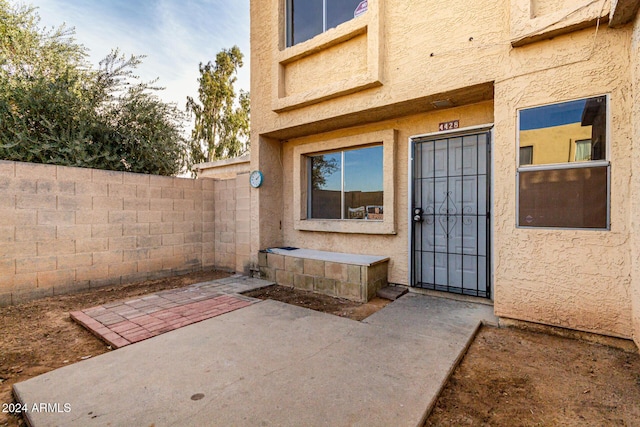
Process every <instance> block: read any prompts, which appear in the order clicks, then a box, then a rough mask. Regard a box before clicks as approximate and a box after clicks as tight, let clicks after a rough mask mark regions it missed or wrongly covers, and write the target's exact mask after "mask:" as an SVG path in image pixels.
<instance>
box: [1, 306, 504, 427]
mask: <svg viewBox="0 0 640 427" xmlns="http://www.w3.org/2000/svg"><path fill="white" fill-rule="evenodd" d="M469 313H472V314H469ZM493 319H494V318H493V315H492V307H490V306H480V307H478V306H476V305H474V304H469V303H464V302H458V301H451V300H446V299H440V298H434V297H428V296H422V295H416V294H408V295H405V296H404V297H401V298H399V299H398V300H396V301H394V302H393V303H391V304H389V305H387V306H386V307H385V308H384V309H382V310H380V311H379V312H378V313H376V314H375V315H373V316H371V317H370V318H369V319H368V320H367V321H366V322H356V321H352V320H349V319H345V318H340V317H336V316H332V315H329V314H324V313H319V312H314V311H311V310H307V309H304V308H300V307H296V306H292V305H287V304H283V303H280V302H275V301H263V302H259V303H256V304H253V305H250V306H248V307H245V308H242V309H240V310H236V311H233V312H230V313H227V314H224V315H221V316H218V317H215V318H212V319H208V320H205V321H202V322H200V323H196V324H193V325H189V326H186V327H184V328H181V329H178V330H175V331H171V332H168V333H166V334H163V335H160V336H157V337H154V338H151V339H148V340H146V341H142V342H140V343H137V344H135V345H130V346H127V347H124V348H122V349H119V350H117V351H114V352H111V353H107V354H104V355H101V356H99V357H96V358H94V359H89V360H86V361H83V362H80V363H77V364H74V365H71V366H67V367H64V368H61V369H58V370H55V371H52V372H49V373H47V374H44V375H41V376H39V377H35V378H32V379H30V380H28V381H25V382H22V383H19V384H15V385H14V393H15V394H16V397H17V398H18V400H19V401H20V402H22V403H23V404H26V405H27V407H29V406H30V405H32V404H34V403H52V404H54V403H58V404H59V407H60V408H69V410H68V412H65V411H64V410H60V411H58V412H46V411H45V412H28V413H27V414H26V415H27V418H28V421H29V423H30V424H31V425H32V426H35V427H39V426H49V425H65V426H98V425H99V426H102V425H112V426H119V425H147V426H148V425H155V426H201V425H213V426H217V425H220V426H228V425H235V426H245V425H246V426H255V425H264V426H270V425H280V426H299V425H305V426H324V425H326V426H347V425H349V426H416V425H420V424H421V423H422V422H423V419H424V416H425V413H426V411H427V409H428V408H429V406H430V405H431V404H432V402H433V401H434V399H435V398H436V396H437V394H438V392H439V390H440V388H441V386H442V385H443V384H444V382H445V381H446V379H447V377H448V375H449V372H450V371H451V370H452V369H453V367H454V365H455V363H456V362H457V360H458V358H460V357H461V355H462V354H463V353H464V351H465V349H466V347H467V345H468V343H469V342H470V340H471V339H472V337H473V336H474V334H475V332H476V330H477V328H478V326H479V324H480V322H481V321H493ZM65 404H68V406H66V407H65V406H64V405H65Z"/></svg>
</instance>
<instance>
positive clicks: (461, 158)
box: [411, 132, 490, 297]
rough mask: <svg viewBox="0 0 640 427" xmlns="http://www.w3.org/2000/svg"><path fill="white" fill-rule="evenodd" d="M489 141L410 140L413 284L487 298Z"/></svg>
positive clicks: (483, 135) (478, 138)
mask: <svg viewBox="0 0 640 427" xmlns="http://www.w3.org/2000/svg"><path fill="white" fill-rule="evenodd" d="M489 142H490V134H489V133H488V132H483V133H479V134H473V135H463V136H455V137H453V136H452V137H446V138H440V139H414V140H413V200H412V207H413V209H412V212H411V213H412V218H413V235H412V246H413V248H412V251H411V255H412V266H413V268H412V276H413V277H412V284H413V286H415V287H419V288H426V289H433V290H438V291H445V292H453V293H458V294H464V295H472V296H480V297H490V286H489V284H490V283H489V282H490V281H489V256H488V254H489V253H490V251H489V200H488V194H489V191H488V185H489V164H490V162H489Z"/></svg>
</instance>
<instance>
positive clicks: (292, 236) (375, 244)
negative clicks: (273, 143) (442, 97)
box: [282, 102, 493, 285]
mask: <svg viewBox="0 0 640 427" xmlns="http://www.w3.org/2000/svg"><path fill="white" fill-rule="evenodd" d="M455 119H457V120H460V124H461V126H462V127H468V126H476V125H481V124H487V123H492V122H493V103H491V102H484V103H481V104H475V105H469V106H466V107H460V108H454V109H449V110H444V111H440V112H436V113H431V114H420V115H413V116H409V117H404V118H402V119H398V120H387V121H384V122H379V123H376V124H372V125H368V126H361V127H356V128H350V129H343V130H340V131H336V132H331V133H326V134H319V135H314V136H310V137H304V138H298V139H293V140H290V141H288V142H286V143H284V144H283V155H282V157H283V170H284V171H285V172H284V186H283V199H284V200H283V223H282V229H283V235H284V244H285V245H287V246H297V247H303V248H309V249H319V250H335V251H339V252H348V253H356V254H367V255H381V256H388V257H390V258H391V260H390V262H389V281H390V282H392V283H400V284H404V285H407V284H408V274H409V270H408V269H409V266H408V263H409V253H408V235H409V228H408V209H409V207H408V203H409V196H408V173H407V164H408V161H409V159H408V143H409V142H408V141H409V138H410V137H411V136H415V135H418V134H424V133H431V132H437V130H438V124H439V123H440V122H444V121H448V120H455ZM389 129H395V130H396V131H397V137H396V140H397V147H396V150H395V153H396V158H395V159H394V161H395V165H396V174H395V179H394V182H395V201H396V202H395V207H394V208H393V207H391V206H385V207H384V209H385V215H387V212H390V211H391V210H392V209H393V210H394V211H395V220H396V234H393V235H388V234H346V233H335V232H315V231H301V230H300V231H298V230H295V226H294V219H295V217H296V213H298V215H299V212H300V206H298V203H299V202H297V200H299V198H296V197H295V192H294V187H295V185H294V174H293V170H294V164H293V162H295V161H300V159H299V158H298V159H296V157H295V156H294V149H295V147H297V146H300V145H303V144H314V143H320V144H319V145H317V147H318V149H319V150H322V149H323V142H325V141H331V140H335V139H337V138H356V137H357V136H358V135H361V134H369V133H374V132H380V131H384V130H389ZM325 149H326V148H325ZM384 169H385V174H388V173H389V170H390V169H391V168H390V165H389V164H386V165H385V166H384ZM340 222H347V223H348V222H349V221H348V220H345V221H340ZM347 225H348V224H347ZM364 225H365V228H366V225H367V224H364ZM338 227H339V226H338V225H336V226H335V227H334V228H335V229H338Z"/></svg>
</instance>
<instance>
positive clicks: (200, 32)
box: [10, 0, 249, 109]
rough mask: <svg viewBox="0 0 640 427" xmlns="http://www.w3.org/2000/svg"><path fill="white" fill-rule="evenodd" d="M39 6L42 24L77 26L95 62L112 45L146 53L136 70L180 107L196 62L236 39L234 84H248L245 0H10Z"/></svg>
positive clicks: (190, 89) (194, 85)
mask: <svg viewBox="0 0 640 427" xmlns="http://www.w3.org/2000/svg"><path fill="white" fill-rule="evenodd" d="M10 1H11V3H13V4H22V3H25V4H31V5H33V6H35V7H37V8H38V10H37V12H38V14H39V15H40V18H41V22H40V25H41V26H46V27H51V26H55V27H58V26H60V25H61V24H62V23H66V25H67V26H68V27H75V31H76V39H77V41H78V42H79V43H81V44H83V45H84V46H85V47H87V48H88V49H89V60H90V61H91V62H92V63H93V64H95V65H96V66H97V64H98V62H99V61H100V60H101V59H103V58H104V57H105V56H106V55H107V54H108V53H109V52H110V51H111V49H113V48H119V49H120V51H121V52H122V53H124V54H126V55H127V56H129V55H132V54H134V55H146V56H147V57H146V58H144V59H143V63H142V64H141V65H140V66H139V67H138V69H137V74H138V75H139V76H140V77H141V78H142V80H144V81H151V80H153V79H156V78H158V79H159V80H158V83H157V85H159V86H161V87H165V88H166V89H165V90H164V91H162V92H158V93H157V94H158V95H159V96H160V97H161V98H162V99H163V100H165V101H167V102H175V103H177V104H178V106H179V107H180V108H181V109H183V108H184V106H185V103H186V97H187V96H192V97H194V98H197V95H198V76H199V71H198V64H199V63H200V62H202V63H207V62H209V61H212V62H213V61H215V56H216V54H217V53H218V52H219V51H220V50H222V49H223V48H224V49H229V48H231V47H232V46H233V45H238V47H240V50H241V51H242V53H243V54H244V55H245V57H244V66H243V67H242V68H241V69H240V71H239V73H238V81H237V83H236V89H244V90H246V91H248V90H249V0H31V1H29V0H25V1H22V0H10Z"/></svg>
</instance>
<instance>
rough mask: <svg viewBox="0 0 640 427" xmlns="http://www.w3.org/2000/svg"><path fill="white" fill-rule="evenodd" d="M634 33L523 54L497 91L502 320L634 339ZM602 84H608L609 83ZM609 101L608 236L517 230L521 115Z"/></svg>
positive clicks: (497, 254) (497, 271) (497, 276)
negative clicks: (580, 101) (566, 103)
mask: <svg viewBox="0 0 640 427" xmlns="http://www.w3.org/2000/svg"><path fill="white" fill-rule="evenodd" d="M629 30H630V29H629V28H627V29H624V30H616V31H602V32H600V33H599V35H598V39H597V40H596V42H595V44H594V41H593V32H592V31H582V32H579V33H572V34H571V35H567V36H562V37H558V38H556V39H554V40H553V41H552V42H546V43H539V44H536V45H531V46H527V47H522V48H518V49H517V50H515V51H514V52H513V53H512V55H511V56H512V58H513V59H514V60H517V61H518V63H519V64H520V68H519V69H518V73H517V74H515V75H513V76H512V77H505V78H504V79H503V80H502V81H498V82H496V91H495V106H496V107H495V108H496V111H495V117H496V123H495V150H494V154H495V167H494V170H495V171H496V173H495V175H494V194H495V200H494V203H493V206H494V208H493V210H494V215H493V217H494V230H495V231H494V242H495V250H494V265H495V268H494V283H495V289H496V291H495V297H494V298H495V299H494V302H495V312H496V314H497V315H498V316H503V317H511V318H516V319H520V320H529V321H534V322H540V323H546V324H551V325H557V326H563V327H567V328H572V329H578V330H584V331H593V332H599V333H605V334H609V335H614V336H620V337H626V338H629V337H631V335H632V329H631V301H630V298H629V296H630V291H631V258H630V249H631V247H630V238H631V226H630V223H629V218H630V215H631V212H630V208H631V206H630V200H631V199H630V196H631V192H630V186H631V159H630V156H629V147H630V146H631V136H632V135H631V128H630V126H629V117H630V114H631V99H630V97H629V96H628V94H629V93H630V91H631V81H630V79H629V76H630V64H629V61H628V58H629V56H628V52H629V48H630V45H629V40H630V31H629ZM603 76H606V78H603ZM606 93H609V94H610V115H611V126H610V129H609V131H610V140H609V153H610V154H609V157H608V158H609V159H610V161H611V193H610V198H611V201H610V206H611V230H610V231H593V230H584V231H581V230H558V229H523V228H516V227H515V215H514V213H515V212H516V195H517V189H516V179H515V177H516V158H517V153H516V149H517V146H516V142H515V136H516V134H517V116H516V114H517V109H518V108H524V107H531V106H536V105H541V104H546V103H551V102H558V101H562V100H570V99H576V98H580V97H587V96H593V95H599V94H606Z"/></svg>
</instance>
